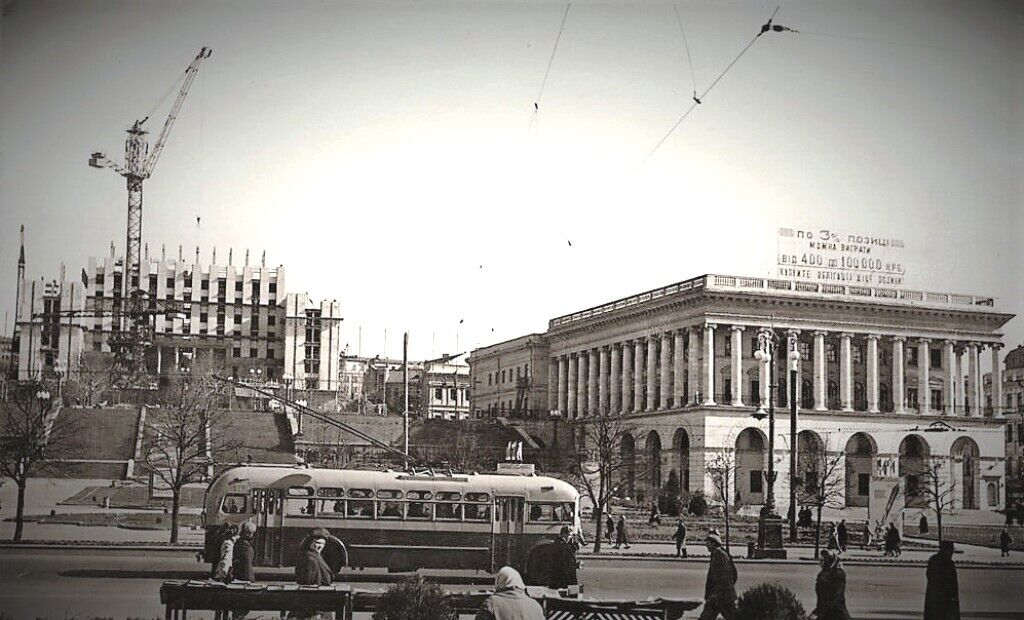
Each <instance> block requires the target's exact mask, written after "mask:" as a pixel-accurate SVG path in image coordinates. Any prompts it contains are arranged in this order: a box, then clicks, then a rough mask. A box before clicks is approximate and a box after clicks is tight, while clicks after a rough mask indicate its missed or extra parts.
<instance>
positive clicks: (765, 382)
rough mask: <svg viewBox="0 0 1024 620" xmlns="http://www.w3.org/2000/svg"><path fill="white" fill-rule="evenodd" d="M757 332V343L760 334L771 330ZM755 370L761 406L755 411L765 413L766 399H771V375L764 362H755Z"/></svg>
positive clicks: (766, 408)
mask: <svg viewBox="0 0 1024 620" xmlns="http://www.w3.org/2000/svg"><path fill="white" fill-rule="evenodd" d="M757 331H758V341H760V339H761V337H760V334H764V333H767V332H770V331H771V330H769V329H768V328H767V327H762V328H761V329H759V330H757ZM757 369H758V373H759V374H758V383H759V384H760V388H761V404H760V405H759V406H758V408H757V410H758V411H761V412H765V411H767V410H768V399H769V398H771V389H772V386H771V385H769V384H770V383H771V374H769V372H770V371H769V369H768V364H765V363H764V362H761V361H758V362H757Z"/></svg>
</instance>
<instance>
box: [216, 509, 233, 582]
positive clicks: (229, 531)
mask: <svg viewBox="0 0 1024 620" xmlns="http://www.w3.org/2000/svg"><path fill="white" fill-rule="evenodd" d="M223 536H224V538H223V540H221V543H220V556H219V557H218V558H217V566H216V567H215V568H214V570H213V578H214V579H216V580H217V581H222V582H224V583H230V582H231V565H232V562H233V561H234V550H235V541H236V540H238V526H237V525H233V524H230V523H229V524H227V525H225V526H224V530H223Z"/></svg>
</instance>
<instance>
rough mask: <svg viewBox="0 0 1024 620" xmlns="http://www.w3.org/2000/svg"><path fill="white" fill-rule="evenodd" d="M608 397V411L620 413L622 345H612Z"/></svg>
mask: <svg viewBox="0 0 1024 620" xmlns="http://www.w3.org/2000/svg"><path fill="white" fill-rule="evenodd" d="M608 384H609V385H608V388H609V389H608V391H609V392H610V393H611V394H610V396H609V403H608V411H609V412H610V413H619V412H620V411H622V345H620V344H618V343H616V344H613V345H612V369H611V377H609V378H608Z"/></svg>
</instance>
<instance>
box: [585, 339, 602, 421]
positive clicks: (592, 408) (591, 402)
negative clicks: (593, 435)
mask: <svg viewBox="0 0 1024 620" xmlns="http://www.w3.org/2000/svg"><path fill="white" fill-rule="evenodd" d="M598 359H599V358H598V351H597V349H591V350H590V352H589V354H588V355H587V415H597V412H598V407H597V385H598V383H599V382H600V375H599V374H598V371H599V370H600V367H599V362H598Z"/></svg>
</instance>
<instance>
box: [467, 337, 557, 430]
mask: <svg viewBox="0 0 1024 620" xmlns="http://www.w3.org/2000/svg"><path fill="white" fill-rule="evenodd" d="M548 358H549V348H548V341H547V338H546V337H545V336H544V334H530V335H528V336H522V337H519V338H515V339H512V340H508V341H506V342H501V343H498V344H494V345H491V346H488V347H482V348H479V349H476V350H474V351H473V352H472V354H471V355H470V357H469V360H468V362H469V367H470V385H471V386H472V392H471V396H472V400H473V416H474V417H505V416H508V417H538V416H542V415H543V416H546V415H549V414H551V413H552V411H555V410H551V409H548V407H547V395H548V376H547V366H548ZM537 370H541V372H537ZM556 415H557V413H556Z"/></svg>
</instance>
